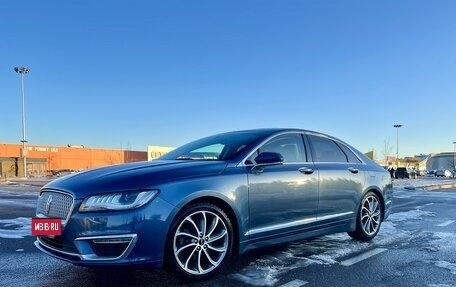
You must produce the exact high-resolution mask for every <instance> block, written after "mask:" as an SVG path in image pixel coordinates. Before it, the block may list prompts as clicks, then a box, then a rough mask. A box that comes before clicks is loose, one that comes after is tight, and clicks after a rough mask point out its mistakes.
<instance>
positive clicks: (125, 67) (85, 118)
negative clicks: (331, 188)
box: [0, 0, 456, 158]
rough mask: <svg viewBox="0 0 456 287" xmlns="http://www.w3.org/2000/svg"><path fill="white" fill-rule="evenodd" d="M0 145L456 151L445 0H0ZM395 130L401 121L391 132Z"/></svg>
mask: <svg viewBox="0 0 456 287" xmlns="http://www.w3.org/2000/svg"><path fill="white" fill-rule="evenodd" d="M1 4H2V5H1V8H0V142H2V143H19V142H20V140H21V139H22V130H21V129H22V125H21V104H22V102H21V78H20V75H19V74H17V73H15V72H14V67H16V66H26V67H28V68H29V69H30V72H29V73H28V74H26V75H25V79H24V82H25V119H26V120H25V121H26V140H28V142H29V144H31V145H49V146H62V145H63V146H66V145H67V144H71V145H84V146H87V147H92V148H113V149H131V150H143V151H145V150H146V149H147V146H148V145H159V146H171V147H175V146H179V145H182V144H184V143H187V142H189V141H192V140H194V139H197V138H200V137H204V136H208V135H212V134H216V133H220V132H226V131H233V130H243V129H252V128H264V127H291V128H302V129H308V130H314V131H319V132H323V133H327V134H330V135H332V136H335V137H337V138H339V139H341V140H343V141H346V142H348V143H349V144H351V145H353V146H355V147H356V148H358V149H359V150H361V151H363V152H367V151H370V150H374V152H375V153H376V157H378V158H382V157H383V153H384V151H385V149H386V148H387V147H389V150H390V151H391V152H390V153H391V154H393V155H394V154H395V153H396V145H397V132H399V156H400V157H403V156H413V155H417V154H422V153H423V154H428V153H432V152H443V151H453V149H454V147H455V146H454V145H453V142H454V141H456V129H455V108H456V96H455V94H456V17H455V16H454V15H455V11H456V2H455V1H453V0H440V1H435V0H429V1H422V0H410V1H401V0H399V1H398V0H394V1H393V0H385V1H369V0H359V1H352V0H344V1H339V0H334V1H331V0H327V1H325V0H276V1H270V0H255V1H247V0H244V1H233V0H230V1H224V0H220V1H213V0H204V1H203V0H195V1H188V0H182V1H174V0H167V1H149V0H134V1H115V0H97V1H91V0H79V1H76V0H68V1H58V0H54V1H48V0H42V1H33V0H22V1H13V0H4V1H2V2H1ZM395 124H402V125H403V127H401V128H400V129H399V130H397V129H396V128H394V127H393V125H395Z"/></svg>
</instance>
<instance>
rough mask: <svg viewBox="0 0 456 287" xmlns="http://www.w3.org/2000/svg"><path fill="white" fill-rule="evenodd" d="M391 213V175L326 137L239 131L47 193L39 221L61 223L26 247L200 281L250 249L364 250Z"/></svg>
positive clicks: (58, 184)
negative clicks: (337, 244)
mask: <svg viewBox="0 0 456 287" xmlns="http://www.w3.org/2000/svg"><path fill="white" fill-rule="evenodd" d="M391 206H392V184H391V178H390V176H389V173H388V172H387V171H385V170H384V169H383V168H382V167H380V166H379V165H377V164H376V163H374V162H373V161H371V160H370V159H369V158H367V157H366V156H365V155H364V154H362V153H361V152H359V151H357V150H356V149H354V148H353V147H351V146H350V145H348V144H346V143H344V142H342V141H340V140H338V139H336V138H334V137H331V136H328V135H325V134H321V133H317V132H312V131H305V130H296V129H259V130H249V131H237V132H231V133H224V134H219V135H215V136H211V137H207V138H203V139H200V140H197V141H195V142H192V143H189V144H187V145H184V146H182V147H180V148H177V149H175V150H173V151H171V152H169V153H168V154H166V155H164V156H162V157H161V158H159V159H158V160H154V161H150V162H140V163H128V164H122V165H114V166H108V167H104V168H98V169H93V170H87V171H81V172H79V173H75V174H71V175H68V176H65V177H61V178H59V179H56V180H54V181H52V182H50V183H48V184H47V185H46V186H44V187H43V188H42V190H41V192H40V196H39V198H38V203H37V217H42V218H46V217H49V218H55V217H57V218H61V220H62V225H63V228H62V234H61V236H52V237H48V236H38V237H37V241H36V242H35V245H36V246H37V248H38V249H40V250H41V251H43V252H45V253H47V254H49V255H52V256H54V257H57V258H59V259H62V260H65V261H68V262H71V263H73V264H75V265H83V266H124V265H147V266H149V267H153V268H160V267H163V266H164V267H166V268H168V270H170V271H172V272H174V273H176V274H177V275H179V276H181V277H184V278H189V279H197V280H200V279H206V278H208V277H210V276H213V275H214V274H215V273H216V272H218V271H219V270H220V269H222V268H223V266H224V265H226V264H227V262H229V260H230V258H231V257H232V256H234V255H238V254H242V253H244V252H246V251H248V250H251V249H254V248H259V247H265V246H270V245H275V244H283V243H286V242H290V241H296V240H302V239H305V238H310V237H315V236H321V235H325V234H330V233H338V232H347V233H348V234H349V235H350V236H351V237H353V238H355V239H357V240H360V241H369V240H371V239H373V238H374V237H375V236H376V235H377V233H378V232H379V230H380V226H381V223H382V221H383V220H385V219H386V218H387V217H388V215H389V213H390V212H391Z"/></svg>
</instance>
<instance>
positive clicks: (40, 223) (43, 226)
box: [32, 217, 62, 236]
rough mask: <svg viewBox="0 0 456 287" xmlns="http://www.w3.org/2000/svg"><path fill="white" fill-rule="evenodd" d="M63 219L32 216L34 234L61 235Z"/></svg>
mask: <svg viewBox="0 0 456 287" xmlns="http://www.w3.org/2000/svg"><path fill="white" fill-rule="evenodd" d="M61 234H62V219H60V218H36V217H35V218H32V235H33V236H38V235H61Z"/></svg>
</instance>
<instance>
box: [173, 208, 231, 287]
mask: <svg viewBox="0 0 456 287" xmlns="http://www.w3.org/2000/svg"><path fill="white" fill-rule="evenodd" d="M233 234H234V232H233V226H232V224H231V221H230V219H229V217H228V216H227V215H226V213H225V212H224V211H223V210H222V209H221V208H220V207H218V206H216V205H213V204H210V203H197V204H194V205H191V206H189V207H187V208H186V209H185V210H184V211H183V212H181V213H180V214H179V215H178V216H177V217H176V219H175V220H174V222H173V224H172V226H171V229H170V231H169V234H168V240H167V247H166V257H165V258H166V259H167V261H166V265H167V267H168V268H169V269H170V271H171V272H173V273H175V274H176V275H178V276H179V277H181V278H183V279H186V280H188V279H190V280H196V281H197V280H203V279H207V278H209V277H212V276H214V274H215V273H217V272H219V271H220V270H221V269H222V268H223V266H224V265H225V264H226V263H227V262H228V261H229V259H230V257H231V253H232V250H233V238H234V236H233Z"/></svg>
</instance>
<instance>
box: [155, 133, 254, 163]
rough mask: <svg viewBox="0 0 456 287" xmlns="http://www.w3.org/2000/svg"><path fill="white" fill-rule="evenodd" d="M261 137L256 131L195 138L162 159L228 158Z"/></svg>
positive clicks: (244, 149)
mask: <svg viewBox="0 0 456 287" xmlns="http://www.w3.org/2000/svg"><path fill="white" fill-rule="evenodd" d="M260 138H261V134H256V133H227V134H220V135H215V136H211V137H206V138H203V139H200V140H196V141H194V142H191V143H189V144H186V145H183V146H181V147H179V148H177V149H175V150H173V151H171V152H169V153H167V154H165V155H164V156H162V157H160V158H158V159H163V160H230V159H233V158H234V157H236V156H238V155H239V154H241V153H243V152H244V151H246V148H248V147H250V146H251V145H254V144H255V143H256V142H257V141H258V140H259V139H260Z"/></svg>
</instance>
